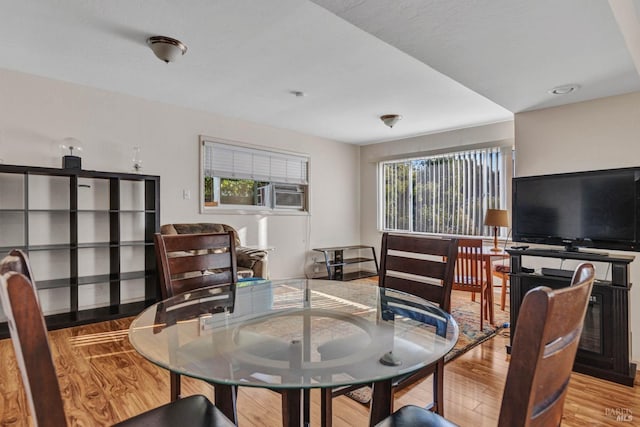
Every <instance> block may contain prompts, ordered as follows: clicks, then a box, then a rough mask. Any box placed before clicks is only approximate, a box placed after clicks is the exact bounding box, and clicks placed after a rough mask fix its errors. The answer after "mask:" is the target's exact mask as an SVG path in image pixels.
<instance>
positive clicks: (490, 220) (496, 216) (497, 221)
mask: <svg viewBox="0 0 640 427" xmlns="http://www.w3.org/2000/svg"><path fill="white" fill-rule="evenodd" d="M484 225H488V226H491V227H508V226H509V212H507V211H506V210H504V209H487V213H486V214H485V217H484Z"/></svg>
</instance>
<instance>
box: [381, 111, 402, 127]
mask: <svg viewBox="0 0 640 427" xmlns="http://www.w3.org/2000/svg"><path fill="white" fill-rule="evenodd" d="M401 118H402V116H400V115H398V114H385V115H383V116H380V120H382V123H384V124H385V125H387V126H389V127H390V128H392V127H393V126H394V125H395V124H396V123H398V122H399V121H400V119H401Z"/></svg>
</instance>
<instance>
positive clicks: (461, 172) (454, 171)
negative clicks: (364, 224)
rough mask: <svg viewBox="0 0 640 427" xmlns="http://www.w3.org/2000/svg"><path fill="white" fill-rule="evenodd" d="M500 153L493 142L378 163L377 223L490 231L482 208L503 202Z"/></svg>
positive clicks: (395, 227) (459, 231)
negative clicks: (470, 147)
mask: <svg viewBox="0 0 640 427" xmlns="http://www.w3.org/2000/svg"><path fill="white" fill-rule="evenodd" d="M503 157H504V155H503V153H502V149H501V148H499V147H496V148H487V149H479V150H471V151H461V152H456V153H447V154H442V155H435V156H429V157H422V158H414V159H403V160H394V161H385V162H381V163H380V177H381V182H380V190H381V191H380V202H381V206H380V208H381V219H382V228H383V229H384V230H388V231H394V230H395V231H408V232H416V233H441V234H454V235H467V236H486V235H490V234H491V233H490V230H489V229H488V227H486V226H485V225H484V223H483V222H484V213H485V212H486V210H487V209H488V208H495V209H504V206H506V201H507V200H506V174H505V159H504V158H503Z"/></svg>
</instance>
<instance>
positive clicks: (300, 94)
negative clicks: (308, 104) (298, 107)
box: [289, 90, 307, 98]
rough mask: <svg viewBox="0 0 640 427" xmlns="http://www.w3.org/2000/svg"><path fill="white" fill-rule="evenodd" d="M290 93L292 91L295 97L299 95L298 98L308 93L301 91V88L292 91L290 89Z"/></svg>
mask: <svg viewBox="0 0 640 427" xmlns="http://www.w3.org/2000/svg"><path fill="white" fill-rule="evenodd" d="M289 93H290V94H291V95H293V96H295V97H298V98H302V97H305V96H307V94H306V93H304V92H303V91H301V90H291V91H289Z"/></svg>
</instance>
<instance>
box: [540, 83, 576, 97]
mask: <svg viewBox="0 0 640 427" xmlns="http://www.w3.org/2000/svg"><path fill="white" fill-rule="evenodd" d="M578 89H580V85H577V84H568V85H562V86H556V87H554V88H553V89H551V90H549V91H548V92H549V93H550V94H552V95H566V94H568V93H571V92H575V91H577V90H578Z"/></svg>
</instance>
